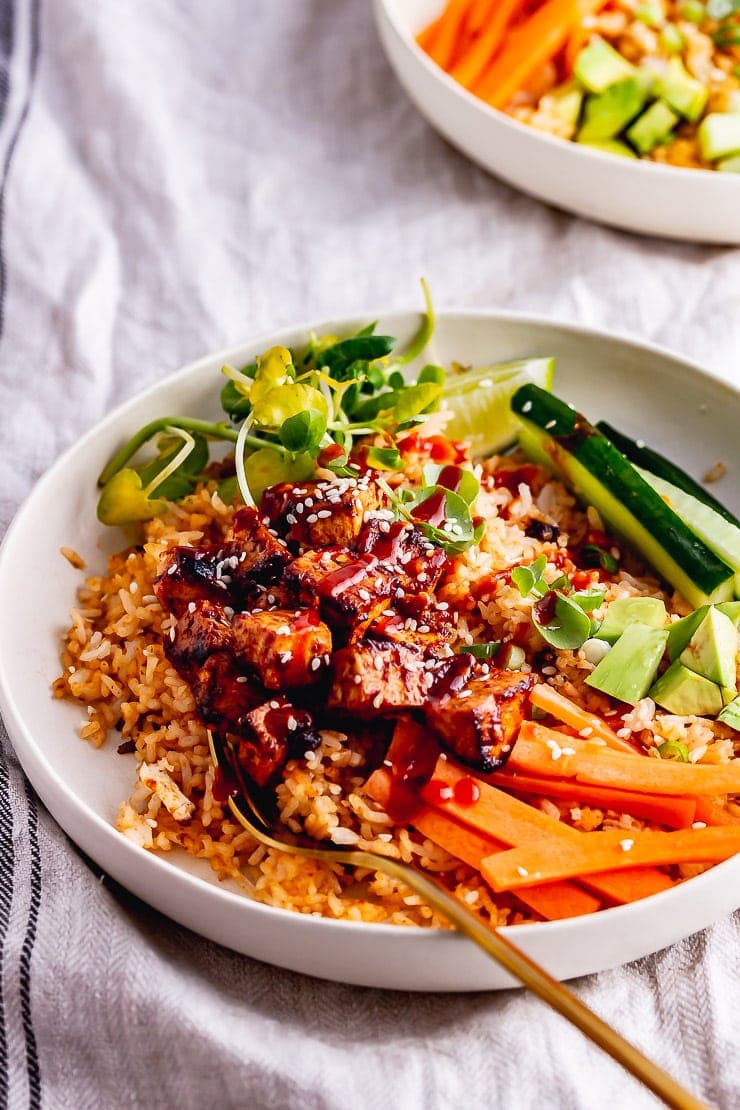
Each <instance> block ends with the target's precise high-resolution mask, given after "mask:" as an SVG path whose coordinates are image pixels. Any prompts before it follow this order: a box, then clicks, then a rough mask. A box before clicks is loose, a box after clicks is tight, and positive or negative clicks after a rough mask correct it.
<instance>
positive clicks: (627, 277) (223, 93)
mask: <svg viewBox="0 0 740 1110" xmlns="http://www.w3.org/2000/svg"><path fill="white" fill-rule="evenodd" d="M9 7H10V5H6V8H9ZM13 7H14V9H15V28H16V35H15V51H14V60H13V64H12V66H11V96H10V98H9V100H8V103H7V110H6V120H5V123H4V125H3V128H2V129H1V130H0V142H1V143H2V150H1V151H0V154H1V155H2V158H4V159H6V160H7V155H8V150H9V144H10V141H11V139H12V132H13V129H14V127H15V125H16V124H17V123H18V122H19V120H20V115H21V112H22V109H23V103H24V101H23V96H22V95H21V94H22V92H23V85H24V83H27V79H28V70H29V53H30V51H29V42H30V31H31V30H32V25H31V20H30V16H31V15H32V14H33V7H32V3H31V0H16V3H15V5H13ZM39 39H40V54H39V64H38V71H37V76H36V82H35V86H34V88H33V90H32V97H31V101H30V110H29V112H28V116H27V119H26V120H25V123H24V126H23V128H22V129H21V131H20V137H19V140H18V143H17V145H16V147H15V150H14V153H13V158H12V161H11V162H10V170H9V173H8V176H7V182H6V187H5V190H4V194H3V201H4V203H3V208H2V224H1V226H0V231H1V232H2V242H1V246H2V258H3V261H4V268H3V271H2V272H3V273H4V275H5V279H6V283H7V289H6V294H5V300H4V305H3V307H4V334H3V335H2V345H1V346H0V413H2V432H3V435H2V440H0V443H1V446H0V522H1V523H2V524H3V525H5V524H7V522H8V521H9V519H10V517H11V515H12V513H13V512H14V510H15V508H16V506H17V505H18V504H19V502H20V501H21V500H22V498H23V497H24V496H25V494H26V493H27V492H28V490H29V489H30V487H31V484H32V483H33V481H34V480H35V479H36V478H37V477H38V476H39V475H40V474H41V473H42V472H43V470H44V469H45V468H46V467H47V466H48V465H49V463H50V462H51V461H52V460H53V459H54V458H55V457H56V456H57V455H58V454H59V452H60V451H61V450H62V449H63V448H64V447H66V446H67V445H69V444H70V443H72V442H73V441H74V440H75V438H76V437H77V436H78V435H79V434H80V433H81V432H82V431H83V430H85V429H86V428H88V427H89V426H90V425H91V424H92V423H94V422H95V421H97V420H98V419H99V418H100V417H101V416H102V415H103V414H104V413H105V412H106V411H107V410H108V409H109V408H110V407H111V406H112V405H113V404H114V403H115V402H116V401H118V400H119V399H122V398H123V397H126V396H128V395H130V394H131V393H133V392H134V391H136V390H137V389H139V388H140V387H142V386H144V385H146V384H148V383H150V382H152V381H155V380H156V379H157V377H158V376H159V375H161V374H162V373H164V372H166V371H169V370H171V369H173V368H175V367H177V366H178V365H180V364H181V363H183V362H185V361H187V360H189V359H191V358H194V357H196V356H198V355H200V354H203V353H205V352H206V351H208V350H211V349H214V348H217V347H221V346H224V345H226V344H229V343H232V342H237V341H239V340H241V339H244V338H247V337H248V336H249V335H250V334H253V333H255V332H258V331H261V330H266V329H268V328H273V327H278V326H280V325H283V324H289V323H291V322H293V321H294V320H298V319H306V318H310V317H314V318H318V317H322V316H327V317H328V316H336V315H342V314H348V313H356V312H360V311H361V310H362V308H363V307H364V306H365V305H371V304H379V303H382V304H386V305H387V306H388V307H389V308H394V307H399V308H402V307H413V306H415V305H416V304H417V303H418V287H417V279H418V277H419V276H420V275H421V274H424V275H426V277H427V278H428V280H429V281H430V284H431V287H432V290H433V293H434V296H435V299H436V301H437V302H438V303H439V304H440V305H442V304H444V305H447V306H454V305H460V306H463V305H464V306H468V305H469V306H483V305H494V306H498V307H512V308H517V309H528V310H532V311H536V312H542V313H546V314H549V315H552V316H558V317H561V318H563V319H565V320H575V321H579V322H584V323H591V324H596V325H600V326H605V327H610V328H614V329H616V330H619V331H622V332H631V333H633V334H634V335H636V336H637V337H643V338H648V339H654V340H657V341H659V342H662V343H666V344H668V345H669V346H672V347H673V348H674V349H676V350H677V351H680V352H682V353H685V354H687V355H689V356H690V357H692V358H695V359H696V360H698V361H700V362H702V363H703V364H704V365H706V366H707V367H708V368H710V369H711V370H713V371H714V372H715V373H718V374H720V375H722V376H724V377H727V378H729V379H731V380H733V381H734V382H735V383H736V384H737V383H738V382H739V381H740V251H738V250H723V249H719V248H700V247H692V246H677V245H671V244H668V243H660V242H656V241H649V240H637V239H633V238H631V237H629V236H628V235H626V234H621V233H618V232H614V231H608V230H605V229H602V228H599V227H596V226H595V225H589V224H585V223H583V222H580V221H578V220H576V219H573V218H571V217H567V216H564V215H562V214H559V213H556V212H555V211H552V210H549V209H548V208H546V207H544V206H543V205H541V204H539V203H537V202H535V201H533V200H530V199H528V198H526V197H524V196H520V195H517V194H515V193H514V192H513V191H512V190H510V189H509V188H508V187H507V186H504V185H502V184H500V183H497V182H496V181H494V180H492V179H491V178H488V177H487V176H485V174H483V173H482V172H481V171H480V170H477V169H475V168H474V167H472V166H471V165H470V164H468V163H467V162H466V161H465V160H464V159H463V158H462V157H461V156H459V155H458V154H456V153H455V152H454V151H452V150H451V149H450V148H449V147H448V146H447V145H446V144H445V143H444V142H443V141H442V140H441V139H440V138H438V136H437V135H435V134H434V133H433V132H432V131H431V130H430V129H429V127H428V126H427V125H426V124H425V123H423V121H421V119H420V118H419V117H418V116H417V115H416V113H415V111H414V110H413V109H412V108H411V106H410V105H409V103H408V101H407V100H406V98H405V96H404V94H403V93H402V92H401V90H400V88H399V86H398V85H397V84H396V82H395V79H394V78H393V77H392V76H391V74H390V72H389V70H388V68H387V65H386V63H385V62H384V60H383V58H382V56H381V54H380V51H379V48H378V46H377V42H376V40H375V36H374V31H373V27H372V20H371V14H370V11H369V5H366V4H365V3H363V2H362V0H344V2H341V0H261V2H258V0H252V2H250V3H246V2H244V0H242V2H237V0H234V2H233V3H227V2H225V0H213V2H211V3H208V4H205V3H197V2H195V0H193V2H191V3H182V2H181V3H178V4H174V3H171V2H165V0H152V2H145V0H130V2H129V3H127V4H125V5H122V4H120V3H113V0H99V2H97V3H96V4H94V5H90V4H87V3H84V2H83V0H76V2H73V0H46V2H45V3H43V4H42V5H41V17H40V36H39ZM532 172H533V173H536V172H537V167H536V166H533V167H532ZM0 288H1V286H0ZM603 415H605V416H608V414H603ZM29 603H32V593H31V594H30V596H29ZM0 619H1V616H0ZM7 760H8V763H9V777H10V781H9V785H8V788H7V789H8V798H9V806H10V809H9V811H8V810H7V805H8V803H7V802H6V810H5V811H3V810H2V806H0V820H1V819H3V818H2V814H3V813H4V812H5V813H7V812H9V813H10V816H11V817H12V843H13V847H14V852H13V867H12V868H11V867H10V864H9V862H8V859H7V858H6V860H5V865H4V870H3V873H2V880H0V890H6V889H7V882H8V877H9V876H10V878H11V879H12V881H13V898H12V902H10V904H9V906H7V908H6V906H5V903H4V902H3V900H2V897H0V925H2V923H3V921H4V919H5V917H6V916H7V918H8V921H7V935H6V936H5V939H4V949H5V950H4V961H3V977H2V987H3V1004H4V1017H5V1028H6V1034H7V1039H8V1044H9V1046H10V1047H9V1051H8V1070H9V1083H10V1096H11V1097H10V1102H11V1105H17V1106H19V1107H20V1106H25V1105H27V1104H28V1103H29V1101H30V1102H31V1103H34V1100H35V1099H36V1091H37V1089H39V1090H40V1091H41V1092H42V1095H41V1103H39V1102H35V1104H36V1105H39V1104H42V1105H48V1106H62V1107H66V1106H70V1107H77V1106H90V1107H93V1106H95V1107H97V1106H105V1107H107V1106H111V1107H113V1106H144V1107H149V1106H152V1107H158V1106H163V1105H169V1104H175V1103H177V1104H178V1105H179V1106H182V1107H190V1106H193V1107H201V1106H208V1105H211V1104H213V1103H215V1101H216V1100H217V1099H218V1100H220V1101H221V1102H222V1104H223V1105H225V1106H255V1107H293V1106H301V1107H304V1106H306V1107H317V1108H318V1107H321V1108H324V1107H326V1108H332V1110H333V1108H334V1107H337V1108H339V1107H345V1106H353V1107H375V1106H378V1107H381V1106H382V1107H388V1106H392V1107H396V1106H397V1107H403V1108H404V1110H405V1108H407V1107H409V1108H416V1107H419V1108H422V1107H424V1108H426V1107H436V1106H439V1107H448V1106H451V1107H458V1106H460V1107H463V1106H468V1105H476V1104H479V1105H486V1106H501V1107H517V1108H519V1107H522V1108H528V1107H538V1108H542V1107H557V1108H561V1107H562V1108H564V1110H565V1108H567V1110H570V1108H571V1107H573V1108H578V1110H580V1108H589V1110H590V1108H591V1107H602V1106H604V1105H612V1106H615V1107H621V1106H627V1105H629V1106H630V1107H636V1108H642V1107H646V1108H647V1107H649V1106H652V1105H655V1103H654V1100H653V1099H652V1098H651V1097H650V1096H648V1095H647V1094H645V1093H643V1092H639V1091H638V1090H637V1089H636V1087H635V1085H634V1084H633V1083H632V1081H631V1080H630V1079H628V1078H627V1077H625V1076H623V1075H622V1073H620V1071H619V1070H618V1069H617V1068H616V1066H615V1065H612V1064H611V1063H610V1062H609V1061H608V1060H606V1058H604V1057H602V1056H601V1055H599V1054H597V1053H596V1052H595V1051H593V1050H591V1049H586V1048H585V1047H584V1045H583V1043H582V1041H581V1039H580V1037H579V1036H578V1034H576V1033H575V1032H572V1031H571V1030H570V1029H568V1028H566V1026H565V1025H564V1024H563V1023H562V1022H561V1020H560V1019H558V1018H556V1017H554V1016H550V1015H549V1014H548V1013H546V1012H545V1011H544V1009H543V1008H542V1007H541V1006H540V1005H539V1004H538V1003H536V1002H535V1001H534V1000H532V999H530V998H527V997H525V996H523V995H521V994H519V993H515V992H512V993H507V994H500V995H482V996H473V997H471V996H451V997H443V996H407V995H401V994H393V993H381V992H374V991H370V990H361V989H357V988H345V987H341V986H331V985H327V984H324V983H319V982H318V981H313V980H308V979H305V978H302V977H300V976H298V975H293V974H290V973H286V972H279V971H275V970H273V969H271V968H268V967H266V966H264V965H260V964H257V963H255V962H252V961H249V960H247V959H245V958H242V957H237V956H233V955H231V954H230V953H228V952H226V951H224V950H221V949H218V948H216V947H215V946H213V945H211V944H209V943H207V942H205V941H201V940H199V939H198V938H196V937H194V936H193V935H191V934H189V933H187V932H186V931H185V930H182V929H180V928H178V927H176V926H173V925H171V924H170V923H168V922H167V921H165V920H164V919H163V918H161V917H159V916H158V915H156V914H155V913H153V912H152V911H149V910H147V909H145V908H143V907H142V906H141V905H139V904H138V903H136V902H135V901H134V900H132V899H130V898H129V897H128V896H127V895H125V894H124V893H122V892H121V891H119V890H117V889H112V888H111V887H110V886H109V885H108V884H106V883H105V882H103V883H102V884H101V883H99V882H98V877H97V875H96V874H95V872H94V871H93V870H92V869H91V868H90V867H89V866H88V865H87V864H86V862H85V861H84V860H83V859H81V857H80V856H79V855H78V854H77V853H76V851H75V849H74V848H73V847H72V846H71V845H70V844H69V843H68V842H67V841H66V839H65V838H64V837H63V836H62V835H61V834H60V833H59V832H58V830H57V829H56V826H55V825H54V824H53V822H51V821H50V820H49V819H48V818H47V817H46V816H45V814H44V813H43V811H41V812H40V814H39V822H40V831H39V841H38V845H39V855H38V858H37V857H36V855H35V844H36V841H35V839H34V836H33V833H34V829H35V825H34V821H35V811H34V807H33V804H32V799H31V798H29V796H28V795H27V794H26V792H25V791H24V788H23V784H22V780H21V778H20V776H19V774H18V772H17V769H16V768H15V766H14V765H13V761H12V755H10V754H9V753H7ZM2 787H3V782H2V778H0V794H1V793H2ZM39 868H40V884H39V882H38V876H39ZM34 876H36V878H34ZM2 883H5V884H6V885H5V887H3V886H2ZM39 885H40V893H41V900H40V908H39V912H38V921H37V923H36V919H35V913H34V911H33V907H34V904H35V902H34V901H33V900H32V898H31V895H32V894H33V891H34V890H36V888H38V887H39ZM32 924H33V927H32ZM5 932H6V930H5V929H4V928H2V929H0V935H2V933H5ZM24 946H25V947H24ZM739 958H740V930H739V929H738V918H737V915H736V917H735V919H734V920H725V921H722V922H720V923H718V924H717V925H716V926H715V927H714V928H713V929H711V930H709V931H708V932H707V933H705V934H702V935H701V936H698V937H696V938H694V939H693V940H690V941H688V942H686V943H684V944H681V945H677V946H674V947H673V948H671V949H669V950H667V951H665V952H663V953H660V954H658V955H657V956H656V957H653V958H650V959H648V960H645V961H641V962H640V963H639V964H635V965H631V966H629V967H627V968H624V969H621V970H619V971H614V972H610V973H606V974H602V975H600V976H598V977H592V978H590V979H587V980H583V981H581V982H580V983H578V984H577V989H578V991H579V993H580V994H581V996H582V997H583V998H584V999H585V1000H586V1001H587V1002H588V1003H589V1004H591V1005H592V1006H593V1007H594V1008H595V1009H597V1010H598V1011H599V1012H600V1013H601V1014H602V1015H603V1016H604V1017H606V1018H607V1020H610V1021H612V1022H613V1023H614V1024H615V1025H617V1026H618V1027H619V1028H620V1029H621V1030H622V1031H623V1032H625V1033H627V1034H628V1035H630V1036H632V1037H633V1038H634V1039H635V1040H636V1041H637V1043H639V1044H640V1045H641V1047H643V1048H644V1049H645V1050H647V1051H648V1052H649V1053H651V1054H652V1055H654V1056H655V1057H656V1058H657V1059H658V1060H659V1062H661V1063H662V1064H663V1065H664V1066H665V1067H667V1068H669V1069H671V1070H673V1071H674V1072H675V1073H676V1075H677V1076H678V1077H679V1078H681V1079H683V1081H684V1082H686V1083H687V1084H689V1085H690V1086H691V1087H692V1088H693V1089H694V1090H695V1091H696V1092H697V1093H702V1094H703V1095H704V1097H705V1098H708V1099H713V1100H715V1102H716V1103H717V1104H718V1105H720V1106H726V1107H728V1108H729V1107H730V1106H732V1105H735V1104H737V1100H738V1093H739V1091H740V1059H739V1056H738V1037H737V1029H736V1009H737V998H738V986H739V983H738V966H739V963H740V959H739ZM26 992H27V993H26ZM0 1047H2V1046H1V1045H0ZM29 1076H30V1081H29ZM37 1077H38V1078H37ZM29 1082H30V1085H29ZM39 1085H40V1086H39Z"/></svg>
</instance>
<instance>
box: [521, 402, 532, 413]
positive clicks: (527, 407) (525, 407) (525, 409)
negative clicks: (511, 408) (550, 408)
mask: <svg viewBox="0 0 740 1110" xmlns="http://www.w3.org/2000/svg"><path fill="white" fill-rule="evenodd" d="M531 411H532V402H531V401H525V402H524V404H523V405H522V412H531Z"/></svg>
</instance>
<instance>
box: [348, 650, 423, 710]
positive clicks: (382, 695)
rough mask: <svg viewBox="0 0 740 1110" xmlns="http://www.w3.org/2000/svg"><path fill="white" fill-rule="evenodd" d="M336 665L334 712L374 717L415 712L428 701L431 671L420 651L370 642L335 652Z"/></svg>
mask: <svg viewBox="0 0 740 1110" xmlns="http://www.w3.org/2000/svg"><path fill="white" fill-rule="evenodd" d="M333 665H334V680H333V682H332V685H331V689H330V691H329V701H328V705H329V708H330V709H340V710H342V711H343V712H344V713H349V714H352V715H357V716H374V715H376V714H381V713H396V712H398V711H400V710H402V709H413V708H414V707H416V706H420V705H423V704H424V702H425V700H426V697H427V693H428V686H427V682H428V679H427V670H426V669H425V665H424V658H423V656H422V655H420V654H419V652H417V651H412V650H411V649H409V648H406V647H401V646H399V645H397V644H380V643H373V642H370V641H368V642H364V643H361V644H353V645H352V646H351V647H347V648H343V649H342V650H341V651H337V652H335V653H334V657H333Z"/></svg>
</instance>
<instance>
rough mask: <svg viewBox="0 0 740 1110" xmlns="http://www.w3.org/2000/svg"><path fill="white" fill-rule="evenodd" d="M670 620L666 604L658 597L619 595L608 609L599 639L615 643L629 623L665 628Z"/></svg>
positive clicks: (599, 631)
mask: <svg viewBox="0 0 740 1110" xmlns="http://www.w3.org/2000/svg"><path fill="white" fill-rule="evenodd" d="M667 620H668V614H667V613H666V609H665V605H664V604H663V602H662V601H661V600H660V598H657V597H619V598H617V600H616V601H612V603H611V605H610V606H609V608H608V609H607V611H606V616H605V617H604V619H603V621H602V622H601V625H600V627H599V630H598V632H595V633H594V635H595V636H596V637H598V639H599V640H608V641H609V643H610V644H613V643H614V641H615V640H618V639H619V637H620V636H621V635H622V633H623V632H624V630H625V628H627V625H629V624H645V625H647V626H648V628H665V626H666V622H667Z"/></svg>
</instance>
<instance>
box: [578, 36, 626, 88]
mask: <svg viewBox="0 0 740 1110" xmlns="http://www.w3.org/2000/svg"><path fill="white" fill-rule="evenodd" d="M573 73H574V75H575V77H576V80H577V81H579V82H580V84H581V85H583V87H584V88H585V89H588V91H589V92H592V93H601V92H603V91H604V89H608V88H609V86H610V85H616V84H617V83H618V82H619V81H624V80H625V79H627V78H629V77H633V76H634V73H635V67H634V66H633V65H631V64H630V63H629V62H628V61H627V60H626V58H623V57H622V55H621V54H619V53H618V52H617V51H616V50H615V49H614V47H613V46H610V45H609V43H608V42H605V41H604V39H601V38H598V37H596V38H593V39H592V40H591V42H590V43H589V44H588V46H586V47H584V49H583V50H582V51H581V52H580V54H579V55H578V57H577V58H576V62H575V65H574V67H573Z"/></svg>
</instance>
